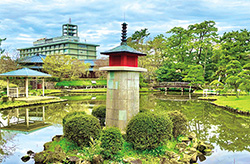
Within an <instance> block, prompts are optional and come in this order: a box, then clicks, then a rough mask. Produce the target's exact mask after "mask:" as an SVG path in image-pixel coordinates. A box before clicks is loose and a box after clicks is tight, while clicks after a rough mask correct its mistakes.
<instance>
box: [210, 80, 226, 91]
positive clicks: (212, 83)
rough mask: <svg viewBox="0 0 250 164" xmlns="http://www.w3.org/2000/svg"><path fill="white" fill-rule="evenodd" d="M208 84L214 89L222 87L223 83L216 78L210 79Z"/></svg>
mask: <svg viewBox="0 0 250 164" xmlns="http://www.w3.org/2000/svg"><path fill="white" fill-rule="evenodd" d="M209 85H210V86H211V87H212V88H215V89H223V88H224V84H223V83H222V82H219V81H218V80H214V81H212V82H211V83H210V84H209Z"/></svg>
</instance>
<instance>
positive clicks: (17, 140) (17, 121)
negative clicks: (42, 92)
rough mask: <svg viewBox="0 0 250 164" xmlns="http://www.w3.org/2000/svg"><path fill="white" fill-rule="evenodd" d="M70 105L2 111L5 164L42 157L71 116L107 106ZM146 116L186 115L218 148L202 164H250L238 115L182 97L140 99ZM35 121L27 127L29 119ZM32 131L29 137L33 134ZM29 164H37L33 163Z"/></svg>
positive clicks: (247, 120) (243, 120)
mask: <svg viewBox="0 0 250 164" xmlns="http://www.w3.org/2000/svg"><path fill="white" fill-rule="evenodd" d="M62 97H63V98H67V99H68V100H69V101H67V102H63V103H55V104H48V105H45V106H33V107H29V108H17V109H12V110H4V111H0V124H1V127H2V129H0V131H1V133H0V162H1V163H4V164H13V163H15V164H17V163H24V162H22V161H21V159H20V158H21V157H22V156H23V155H26V152H27V151H28V150H33V151H34V152H39V151H42V150H43V144H44V143H45V142H48V141H51V138H52V137H53V136H55V135H56V134H62V133H63V132H62V126H61V121H62V118H63V117H64V116H65V115H66V114H67V113H68V112H69V111H79V110H84V111H86V112H87V113H89V114H90V113H91V110H92V108H93V106H95V105H99V104H105V99H106V95H105V94H85V95H84V94H78V95H62ZM140 110H154V111H155V112H157V111H160V110H168V111H169V110H180V111H181V112H183V113H184V114H185V115H186V116H187V118H188V121H189V127H188V128H189V130H190V131H194V132H196V134H197V136H198V137H199V138H200V139H202V140H204V141H207V142H209V143H212V144H213V145H214V146H215V149H214V150H213V151H214V152H213V154H212V155H211V156H207V157H206V158H207V159H206V160H205V161H202V162H201V161H198V163H200V164H213V163H214V164H215V163H216V164H217V163H219V164H229V163H232V164H249V163H250V127H249V126H250V117H246V116H240V115H235V114H232V113H230V112H227V111H225V110H223V109H220V108H217V107H215V106H213V105H211V104H209V103H207V102H203V101H198V100H197V97H193V95H185V94H184V95H180V94H179V93H177V94H176V93H170V95H169V94H168V95H165V94H140ZM27 117H29V120H30V121H29V123H28V124H27V123H26V121H25V119H27ZM27 126H28V127H29V131H27ZM26 163H29V164H31V163H34V161H33V160H30V161H28V162H26Z"/></svg>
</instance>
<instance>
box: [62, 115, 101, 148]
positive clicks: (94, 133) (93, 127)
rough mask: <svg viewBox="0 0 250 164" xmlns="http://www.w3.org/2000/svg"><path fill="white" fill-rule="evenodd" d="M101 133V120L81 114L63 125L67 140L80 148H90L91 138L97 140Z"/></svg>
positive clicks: (68, 119) (70, 118) (72, 117)
mask: <svg viewBox="0 0 250 164" xmlns="http://www.w3.org/2000/svg"><path fill="white" fill-rule="evenodd" d="M100 132H101V126H100V123H99V120H98V119H97V118H95V117H94V116H92V115H87V114H80V115H75V116H71V117H69V118H67V119H66V121H65V123H64V124H63V133H64V136H65V138H66V139H68V140H69V141H73V142H75V143H76V144H77V145H78V146H89V143H90V142H91V138H93V139H96V138H98V137H99V135H100Z"/></svg>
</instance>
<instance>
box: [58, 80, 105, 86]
mask: <svg viewBox="0 0 250 164" xmlns="http://www.w3.org/2000/svg"><path fill="white" fill-rule="evenodd" d="M95 81H96V84H92V83H91V80H76V81H61V82H58V83H56V87H63V86H68V87H71V86H73V87H79V86H96V85H99V86H106V85H107V80H95Z"/></svg>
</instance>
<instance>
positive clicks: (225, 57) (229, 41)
mask: <svg viewBox="0 0 250 164" xmlns="http://www.w3.org/2000/svg"><path fill="white" fill-rule="evenodd" d="M220 45H221V49H222V54H221V60H220V63H219V64H220V65H227V64H228V63H229V62H230V61H231V60H238V61H239V62H240V63H241V64H242V65H245V64H247V63H248V62H249V59H250V58H249V51H250V32H249V31H247V30H246V29H244V30H240V31H232V32H227V33H224V34H223V36H222V37H221V38H220Z"/></svg>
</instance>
